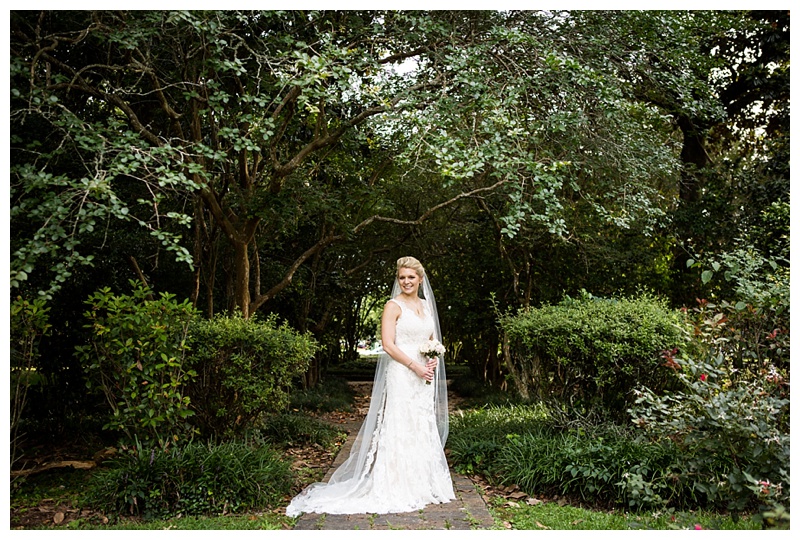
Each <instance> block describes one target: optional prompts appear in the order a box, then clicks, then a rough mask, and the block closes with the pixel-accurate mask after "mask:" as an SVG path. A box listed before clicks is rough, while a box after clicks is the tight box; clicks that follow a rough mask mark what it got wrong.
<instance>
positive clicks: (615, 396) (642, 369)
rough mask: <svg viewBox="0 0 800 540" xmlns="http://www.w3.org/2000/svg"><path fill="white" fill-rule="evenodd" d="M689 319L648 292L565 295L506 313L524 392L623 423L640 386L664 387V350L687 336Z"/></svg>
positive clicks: (514, 371) (514, 366)
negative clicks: (556, 301) (661, 355)
mask: <svg viewBox="0 0 800 540" xmlns="http://www.w3.org/2000/svg"><path fill="white" fill-rule="evenodd" d="M684 320H685V317H683V316H682V314H681V313H680V312H677V311H673V310H670V309H668V308H667V307H666V305H665V304H664V302H663V301H661V300H658V299H656V298H654V297H652V296H649V295H647V294H643V295H641V296H639V297H638V298H620V299H610V298H596V297H593V296H591V295H590V294H588V293H584V295H583V296H582V297H581V298H578V299H572V298H569V297H568V298H566V299H565V300H564V301H562V302H561V303H560V304H558V305H554V306H544V307H541V308H535V309H533V308H532V309H527V310H521V311H519V312H518V313H517V314H515V315H507V316H504V317H501V319H500V323H501V326H502V328H503V330H504V332H505V334H506V338H507V340H508V343H509V354H508V355H507V359H506V362H507V366H508V368H509V371H510V372H511V375H512V379H513V382H514V385H515V387H516V389H517V390H518V392H519V393H520V395H521V396H523V397H525V398H527V397H538V398H539V399H541V400H544V401H549V402H551V403H553V402H555V403H557V404H558V405H559V406H560V407H562V408H563V409H565V410H566V411H567V412H574V413H577V414H588V413H590V412H595V413H604V414H605V415H607V416H609V417H611V418H612V419H615V420H623V419H624V414H625V410H626V408H627V406H628V405H630V403H632V401H633V393H632V390H633V389H634V388H635V387H636V386H638V385H641V384H644V385H647V386H648V387H650V388H654V389H661V388H665V387H667V386H668V385H669V384H670V382H671V380H672V377H671V376H670V373H669V372H668V371H665V370H658V369H656V368H657V366H658V365H659V364H660V363H661V360H660V358H659V352H660V351H662V350H664V349H668V348H669V349H672V348H674V347H676V346H680V345H682V344H683V343H684V342H685V341H686V337H685V336H686V332H685V330H684V329H685V326H686V323H685V321H684Z"/></svg>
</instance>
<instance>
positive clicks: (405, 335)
mask: <svg viewBox="0 0 800 540" xmlns="http://www.w3.org/2000/svg"><path fill="white" fill-rule="evenodd" d="M391 301H392V302H394V303H396V304H397V305H398V306H400V317H398V319H397V326H396V327H395V334H394V342H395V344H396V345H397V346H398V347H404V346H419V345H420V344H421V343H422V342H423V341H426V340H428V339H430V338H431V336H432V335H433V332H434V323H433V317H431V314H430V311H429V310H428V306H427V305H425V303H424V302H423V309H424V312H423V314H422V317H420V316H419V315H417V314H416V312H415V311H414V310H413V309H412V308H411V307H409V306H407V305H405V304H404V303H403V301H402V300H397V299H396V298H392V300H391Z"/></svg>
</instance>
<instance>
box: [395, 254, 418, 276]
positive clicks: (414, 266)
mask: <svg viewBox="0 0 800 540" xmlns="http://www.w3.org/2000/svg"><path fill="white" fill-rule="evenodd" d="M401 268H410V269H411V270H413V271H414V272H416V273H417V275H418V276H419V277H425V268H423V267H422V263H421V262H419V261H418V260H417V259H415V258H414V257H400V258H399V259H397V273H398V274H399V273H400V269H401Z"/></svg>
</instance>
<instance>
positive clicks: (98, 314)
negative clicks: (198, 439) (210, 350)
mask: <svg viewBox="0 0 800 540" xmlns="http://www.w3.org/2000/svg"><path fill="white" fill-rule="evenodd" d="M131 285H132V286H133V293H132V294H131V295H124V294H121V295H114V294H112V293H111V290H110V289H109V288H107V287H106V288H103V289H101V290H99V291H97V292H95V293H94V294H92V295H91V296H90V297H89V299H88V300H87V301H86V303H87V304H88V305H89V306H90V309H89V311H87V312H86V313H85V316H86V318H87V319H88V320H89V324H87V325H86V327H87V328H90V329H91V331H92V332H93V337H92V342H91V344H90V345H86V346H79V347H76V354H77V355H78V357H79V359H80V360H81V363H82V365H83V366H84V369H85V370H86V372H87V373H88V375H89V379H88V381H87V386H88V387H89V388H92V387H98V388H100V389H101V390H102V391H103V392H104V394H105V396H106V399H107V401H108V403H109V404H110V405H111V409H112V416H111V418H110V420H109V421H108V423H107V424H106V425H105V426H104V428H106V429H112V430H117V431H121V432H122V433H123V434H124V442H126V443H128V444H131V443H132V442H133V441H134V440H140V441H143V442H147V443H154V444H158V445H159V446H161V447H162V448H166V447H167V446H168V445H169V444H172V443H174V442H179V441H182V440H184V438H186V437H188V436H190V435H191V426H190V425H189V423H188V422H187V418H188V417H189V416H191V415H192V414H193V413H192V411H191V410H190V409H189V398H188V397H187V396H186V395H184V393H183V389H184V387H185V386H186V384H187V383H188V382H189V381H190V380H191V379H192V378H193V377H194V376H195V375H196V373H195V372H194V371H192V370H191V369H188V368H187V365H186V361H185V355H186V350H187V346H186V335H187V332H188V329H189V323H190V322H191V321H192V320H193V319H194V317H196V315H197V312H196V311H195V310H194V308H193V307H192V305H191V304H190V303H189V302H188V301H184V302H181V303H178V302H177V301H176V300H175V296H174V295H171V294H168V293H161V294H160V295H159V297H158V299H154V298H153V295H152V292H151V291H150V290H149V289H148V288H146V287H144V286H142V285H141V284H139V283H136V282H131Z"/></svg>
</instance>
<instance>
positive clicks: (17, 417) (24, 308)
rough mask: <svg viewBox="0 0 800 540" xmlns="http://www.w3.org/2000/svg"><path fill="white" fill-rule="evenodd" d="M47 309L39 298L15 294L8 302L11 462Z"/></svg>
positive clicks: (46, 325) (34, 375)
mask: <svg viewBox="0 0 800 540" xmlns="http://www.w3.org/2000/svg"><path fill="white" fill-rule="evenodd" d="M49 311H50V308H48V307H46V306H45V301H44V299H42V298H37V299H36V300H34V301H33V302H30V301H28V300H25V299H23V298H22V297H21V296H18V297H17V298H16V299H15V300H14V301H13V302H11V320H10V323H11V329H10V330H11V331H10V337H11V358H10V360H11V463H12V464H13V463H14V462H15V461H16V459H17V444H18V443H19V442H20V438H21V437H22V434H21V433H20V432H19V427H20V423H21V421H22V412H23V410H24V409H25V402H26V400H27V397H28V388H30V387H31V386H32V385H33V384H35V383H36V381H37V379H38V377H37V373H36V361H37V359H38V358H39V341H40V340H41V338H42V336H43V335H44V334H45V333H47V331H48V330H49V329H50V322H49V314H48V312H49Z"/></svg>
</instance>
